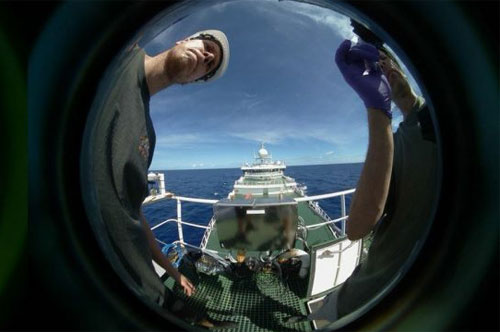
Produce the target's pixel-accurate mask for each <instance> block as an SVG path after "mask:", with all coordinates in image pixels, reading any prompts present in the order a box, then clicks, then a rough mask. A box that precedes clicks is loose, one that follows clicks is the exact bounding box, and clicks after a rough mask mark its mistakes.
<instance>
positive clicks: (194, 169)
mask: <svg viewBox="0 0 500 332" xmlns="http://www.w3.org/2000/svg"><path fill="white" fill-rule="evenodd" d="M363 163H364V161H362V162H361V161H359V162H346V163H334V164H305V165H285V166H286V167H303V166H329V165H348V164H363ZM240 168H241V166H240V167H213V168H209V167H208V168H201V167H196V168H171V169H169V168H166V169H149V170H148V172H155V171H203V170H216V169H240Z"/></svg>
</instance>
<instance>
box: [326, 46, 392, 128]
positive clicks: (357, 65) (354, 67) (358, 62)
mask: <svg viewBox="0 0 500 332" xmlns="http://www.w3.org/2000/svg"><path fill="white" fill-rule="evenodd" d="M378 60H379V53H378V50H377V49H376V48H375V46H373V45H371V44H368V43H365V42H360V43H356V44H354V45H352V43H351V41H350V40H344V41H343V42H342V44H340V46H339V48H338V49H337V52H336V53H335V62H336V63H337V66H338V67H339V69H340V72H341V73H342V76H344V79H345V80H346V82H347V83H348V84H349V85H350V86H351V87H352V88H353V89H354V91H356V93H357V94H358V95H359V97H360V98H361V99H362V100H363V102H364V103H365V106H366V107H367V108H375V109H379V110H382V111H383V112H384V114H385V115H387V116H388V117H389V119H392V112H391V87H390V85H389V82H388V81H387V78H386V77H385V76H384V74H383V73H382V70H381V69H380V67H379V66H378V64H377V63H376V62H377V61H378Z"/></svg>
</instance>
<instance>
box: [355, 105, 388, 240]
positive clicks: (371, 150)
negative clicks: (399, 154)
mask: <svg viewBox="0 0 500 332" xmlns="http://www.w3.org/2000/svg"><path fill="white" fill-rule="evenodd" d="M368 130H369V143H368V151H367V154H366V160H365V164H364V166H363V170H362V172H361V176H360V178H359V182H358V185H357V187H356V193H355V195H354V198H353V200H352V202H351V209H350V212H349V219H348V222H347V235H348V237H349V239H351V240H357V239H360V238H362V237H364V236H366V235H367V234H368V233H369V232H370V231H371V230H372V228H373V226H374V225H375V224H376V223H377V221H378V220H379V219H380V217H381V216H382V213H383V210H384V206H385V202H386V199H387V194H388V192H389V184H390V179H391V171H392V159H393V150H394V143H393V139H392V131H391V122H390V120H389V118H387V117H386V116H385V115H384V114H383V113H382V112H380V111H379V110H374V109H368Z"/></svg>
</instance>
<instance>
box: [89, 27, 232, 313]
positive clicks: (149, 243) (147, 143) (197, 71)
mask: <svg viewBox="0 0 500 332" xmlns="http://www.w3.org/2000/svg"><path fill="white" fill-rule="evenodd" d="M228 61H229V43H228V40H227V38H226V36H225V34H224V33H223V32H221V31H218V30H206V31H200V32H197V33H195V34H193V35H192V36H190V37H188V38H186V39H184V40H181V41H178V42H177V43H176V44H175V46H173V47H172V48H170V49H168V50H166V51H164V52H162V53H160V54H158V55H156V56H148V55H147V54H145V52H144V51H143V50H142V49H140V48H139V47H137V46H135V47H134V48H133V49H130V50H128V51H126V52H125V54H123V55H122V56H121V58H119V59H118V61H117V65H116V66H115V68H113V70H110V71H109V73H108V74H107V75H106V76H105V78H104V80H103V83H102V86H100V90H99V94H98V98H97V99H96V101H95V103H94V105H93V113H92V114H91V116H90V119H89V125H88V128H87V132H86V135H87V137H88V140H89V143H88V145H87V146H86V147H85V146H84V151H83V155H82V160H83V162H88V164H87V165H86V166H85V167H83V168H84V172H86V174H85V173H84V174H85V175H86V177H85V176H84V181H91V183H93V184H94V186H93V189H95V191H92V192H91V193H90V196H91V199H90V203H89V202H88V201H87V211H89V215H90V217H91V218H90V219H91V220H92V221H94V223H93V227H94V229H95V231H96V234H97V236H98V240H99V242H100V244H101V245H102V246H103V247H104V249H105V250H104V251H105V253H106V255H107V256H108V259H109V260H110V262H111V263H112V265H113V267H114V268H115V270H116V271H117V272H118V274H119V275H120V278H122V279H123V280H124V281H125V282H126V284H127V285H128V286H129V287H130V288H131V289H132V290H133V291H134V292H135V293H136V294H137V295H138V296H139V297H141V298H143V299H144V300H145V301H148V302H154V303H156V304H158V305H160V306H164V307H167V308H168V309H170V310H173V311H175V310H176V308H177V309H178V305H177V304H178V303H174V302H176V301H174V299H173V298H172V297H173V294H172V293H171V292H169V291H168V290H167V289H166V287H165V286H164V284H163V282H162V281H161V280H160V278H159V277H158V275H157V274H156V272H155V270H154V268H153V265H152V260H155V261H156V262H157V263H158V264H159V265H160V266H162V267H163V268H164V269H165V270H166V272H167V273H168V274H169V275H170V276H171V277H172V278H173V279H174V280H175V281H176V283H177V284H178V285H179V286H180V287H182V289H183V290H184V293H185V294H186V295H187V296H191V295H192V294H193V293H194V292H195V287H194V286H193V284H192V282H191V281H190V280H189V279H188V278H186V277H185V276H184V275H182V274H181V273H179V272H178V271H177V270H176V269H175V268H174V267H173V266H172V265H171V263H170V262H169V260H168V259H166V257H165V256H164V255H163V254H162V252H161V250H160V248H159V246H158V244H157V242H156V239H155V237H154V235H153V233H152V231H151V230H150V227H149V225H148V223H147V222H146V219H145V218H144V215H143V213H142V207H141V205H142V202H143V200H144V198H145V197H146V196H147V183H148V182H147V171H148V168H149V166H150V164H151V161H152V156H153V152H154V147H155V132H154V129H153V125H152V122H151V118H150V114H149V101H150V98H151V96H153V95H154V94H155V93H157V92H158V91H160V90H162V89H165V88H167V87H169V86H171V85H173V84H186V83H191V82H196V81H207V82H208V81H213V80H216V79H217V78H219V77H221V76H222V75H223V74H224V72H225V71H226V69H227V65H228ZM87 166H88V169H85V168H86V167H87ZM87 187H90V188H92V185H88V186H87ZM92 199H93V201H92ZM92 203H94V205H92ZM96 205H97V206H96ZM96 210H97V211H96ZM177 302H178V301H177ZM193 320H196V319H195V318H193Z"/></svg>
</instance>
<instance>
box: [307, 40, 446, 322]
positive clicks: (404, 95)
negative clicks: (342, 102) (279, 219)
mask: <svg viewBox="0 0 500 332" xmlns="http://www.w3.org/2000/svg"><path fill="white" fill-rule="evenodd" d="M335 62H336V63H337V66H338V67H339V69H340V71H341V73H342V75H343V76H344V79H345V80H346V82H347V83H348V84H349V85H350V86H351V87H352V88H353V89H354V90H355V91H356V92H357V94H358V95H359V96H360V98H361V99H362V100H363V102H364V104H365V106H366V108H367V113H368V129H369V144H368V151H367V155H366V160H365V164H364V167H363V171H362V173H361V176H360V179H359V182H358V185H357V189H356V193H355V196H354V197H353V201H352V203H351V210H350V213H349V219H348V221H347V230H346V232H347V236H348V237H349V239H351V240H358V239H361V238H363V237H365V236H366V235H368V234H369V233H370V232H372V231H374V237H373V241H372V244H371V246H370V249H369V252H368V256H367V258H366V260H365V261H364V262H363V263H362V264H361V265H359V266H358V267H357V268H356V269H355V271H354V272H353V273H352V275H351V276H350V277H349V278H348V279H347V280H346V282H345V283H344V284H342V286H341V287H339V288H338V289H336V290H335V291H334V292H332V293H331V294H330V295H329V296H327V297H326V299H325V301H324V304H323V306H322V307H321V308H319V309H318V311H316V312H313V313H311V314H310V315H309V316H308V318H309V319H324V320H328V321H330V322H333V321H335V320H337V319H338V318H340V317H342V316H345V315H347V314H349V313H351V312H353V311H355V310H357V309H358V308H360V307H361V306H363V305H364V304H366V303H368V301H370V300H371V299H373V298H374V297H375V296H376V295H377V294H379V293H380V292H381V291H383V290H384V289H389V288H390V287H391V285H392V283H391V282H392V281H394V280H396V279H397V277H398V276H399V275H400V274H401V273H404V270H405V268H407V266H406V267H405V264H406V263H409V262H411V260H412V259H414V258H415V254H416V253H417V251H418V249H419V246H420V244H421V242H422V238H423V237H425V235H426V231H427V229H428V226H429V223H428V221H429V218H430V215H431V211H432V207H433V203H434V201H435V199H436V194H437V182H438V179H437V174H438V172H437V148H436V144H435V137H434V131H433V127H432V122H431V120H430V116H429V113H428V108H427V107H426V106H425V103H424V100H423V99H422V98H421V97H418V96H417V95H416V94H415V92H414V91H413V90H412V89H411V87H410V85H409V83H408V81H407V79H406V76H405V75H404V74H403V72H402V70H401V68H400V66H399V64H398V63H397V61H396V60H395V58H394V57H393V56H392V55H391V54H390V53H389V52H388V51H387V50H386V49H385V48H383V47H382V48H381V50H380V51H379V50H377V48H375V47H374V46H373V45H371V44H368V43H365V42H363V41H360V42H359V43H356V44H355V43H352V42H351V41H348V40H346V41H344V42H343V43H342V44H341V45H340V46H339V48H338V50H337V52H336V55H335ZM391 98H392V101H393V102H394V103H395V105H396V106H397V107H398V108H399V109H400V111H401V112H402V113H403V118H404V120H403V122H401V124H400V126H399V128H398V130H397V132H396V133H395V134H394V136H393V135H392V133H391V117H392V112H391ZM389 184H390V185H389Z"/></svg>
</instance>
